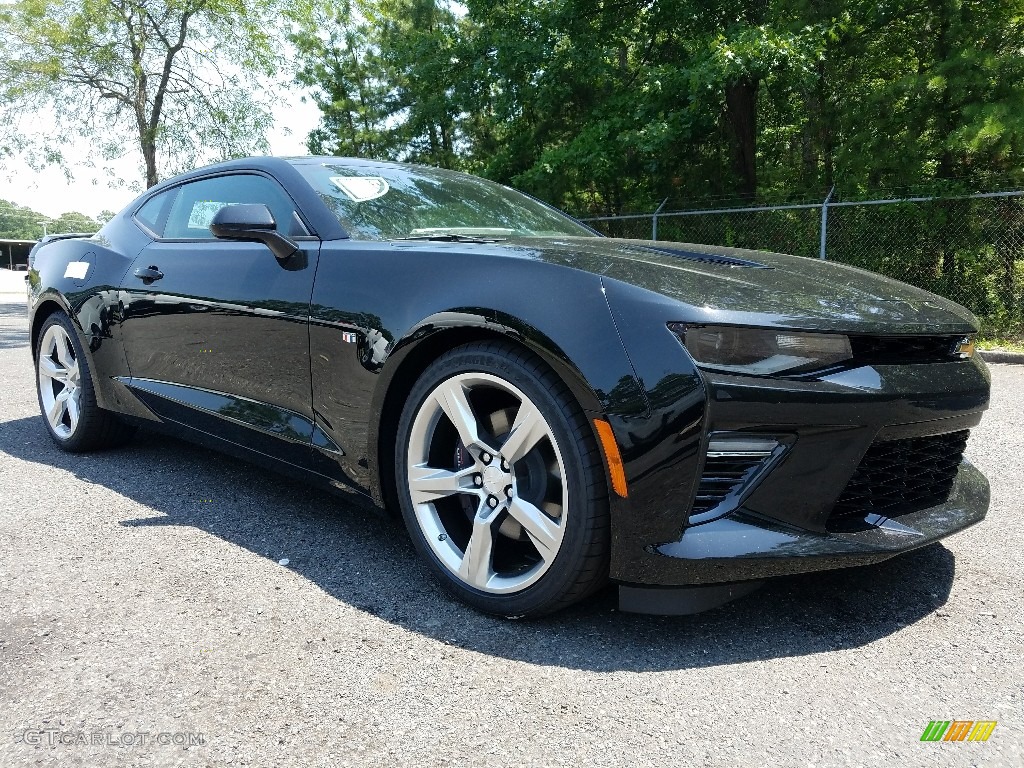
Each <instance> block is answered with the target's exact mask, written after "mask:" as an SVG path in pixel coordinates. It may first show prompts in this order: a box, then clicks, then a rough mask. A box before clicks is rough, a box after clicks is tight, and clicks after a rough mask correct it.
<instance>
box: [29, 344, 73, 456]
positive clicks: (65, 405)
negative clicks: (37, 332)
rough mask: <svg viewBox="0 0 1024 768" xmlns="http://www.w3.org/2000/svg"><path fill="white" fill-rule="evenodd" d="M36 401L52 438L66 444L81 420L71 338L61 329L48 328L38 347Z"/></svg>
mask: <svg viewBox="0 0 1024 768" xmlns="http://www.w3.org/2000/svg"><path fill="white" fill-rule="evenodd" d="M37 368H38V371H39V399H40V402H41V403H42V406H43V415H44V416H45V417H46V420H47V421H48V422H49V424H50V428H51V429H52V430H53V432H54V434H55V435H56V436H57V437H59V438H61V439H62V440H67V439H68V438H70V437H71V436H72V435H73V434H74V433H75V429H76V428H77V427H78V422H79V419H80V417H81V400H82V386H81V371H80V369H79V367H78V359H77V357H76V355H75V347H74V344H72V342H71V337H70V336H68V333H67V331H66V330H64V328H63V327H62V326H60V325H56V324H55V325H51V326H50V327H49V328H47V330H46V332H45V334H44V335H43V339H42V341H41V343H40V346H39V361H38V363H37Z"/></svg>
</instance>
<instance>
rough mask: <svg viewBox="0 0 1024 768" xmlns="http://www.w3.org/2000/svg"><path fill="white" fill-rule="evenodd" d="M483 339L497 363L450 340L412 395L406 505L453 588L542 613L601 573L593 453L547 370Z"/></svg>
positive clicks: (403, 438) (403, 487)
mask: <svg viewBox="0 0 1024 768" xmlns="http://www.w3.org/2000/svg"><path fill="white" fill-rule="evenodd" d="M475 346H477V347H479V346H481V345H475ZM486 346H487V347H488V350H489V352H490V360H491V361H492V362H490V363H489V362H488V358H486V357H485V358H480V357H479V356H477V357H476V358H475V362H474V363H473V364H472V365H469V366H467V365H466V364H465V362H464V360H465V359H466V358H469V357H472V355H471V353H472V349H471V348H470V349H467V348H460V349H459V350H454V351H453V352H452V353H449V354H448V355H446V356H444V357H442V358H441V359H440V360H438V361H437V363H435V364H434V365H433V366H431V368H430V369H428V371H427V372H426V373H425V374H424V376H423V377H422V378H421V379H420V381H419V383H418V385H417V387H416V388H415V390H414V392H413V395H412V396H411V397H410V401H409V403H408V404H407V407H406V410H405V413H404V415H403V420H402V424H401V425H400V428H399V433H400V439H399V447H398V450H397V455H396V465H397V466H398V467H399V469H400V471H401V474H400V475H399V478H400V479H399V485H400V497H401V500H402V506H403V513H405V516H406V521H407V523H408V524H409V528H410V531H411V533H412V534H413V539H414V541H415V542H416V543H417V546H418V547H419V548H420V549H421V551H425V553H426V554H427V560H428V562H430V563H431V564H432V565H434V567H435V569H436V571H437V572H438V573H439V575H441V576H442V583H445V584H446V586H449V587H450V588H452V589H453V591H455V592H456V594H458V596H460V597H462V598H463V599H466V600H467V601H469V602H471V603H472V604H474V605H476V606H477V607H479V608H483V609H484V610H489V611H492V612H495V613H502V614H505V615H528V614H539V613H544V612H547V611H549V610H555V609H556V608H558V607H561V605H563V604H565V603H567V602H571V601H573V600H575V599H579V598H580V597H583V596H584V595H585V594H587V593H588V592H589V591H591V590H592V589H593V588H594V587H595V586H596V585H598V584H599V583H600V581H601V578H602V574H601V572H600V570H601V567H602V566H603V554H604V550H605V548H606V543H607V542H606V541H605V538H606V525H607V521H606V519H605V517H606V499H605V497H604V493H603V492H597V493H595V488H602V487H603V483H602V482H601V481H602V479H603V478H602V477H601V475H600V474H598V475H597V477H595V476H594V474H595V471H596V472H598V473H599V472H600V459H599V457H598V455H597V454H596V451H595V450H593V437H592V434H591V432H590V430H589V425H588V424H587V423H586V420H585V419H584V418H583V416H582V414H581V413H580V412H579V408H578V406H576V404H575V402H574V401H573V400H572V398H571V397H570V396H569V393H568V392H567V391H565V387H564V385H562V384H561V382H560V381H559V380H558V379H557V377H555V376H554V374H553V373H552V372H551V371H550V370H548V369H546V368H545V367H544V366H543V365H542V364H541V363H540V361H539V360H536V359H535V358H533V357H532V356H529V355H527V354H525V353H523V352H520V351H518V350H514V348H508V347H505V346H504V345H486ZM403 491H404V492H403Z"/></svg>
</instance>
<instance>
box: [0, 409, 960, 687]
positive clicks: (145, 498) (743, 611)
mask: <svg viewBox="0 0 1024 768" xmlns="http://www.w3.org/2000/svg"><path fill="white" fill-rule="evenodd" d="M0 452H5V453H8V454H10V455H11V456H14V457H17V458H19V459H24V460H26V461H31V462H38V463H41V464H45V465H47V466H51V467H54V468H59V469H63V470H67V471H69V472H72V473H74V474H75V475H76V476H78V477H79V478H82V479H83V480H86V481H88V482H91V483H98V484H100V485H103V486H105V487H107V488H110V489H112V490H114V491H116V492H118V493H120V494H122V495H124V496H125V497H127V498H128V499H131V500H133V501H136V502H139V503H141V504H144V505H146V506H148V507H149V508H151V509H152V510H153V514H152V516H148V517H145V518H141V519H133V520H125V521H122V522H121V525H125V526H132V527H135V528H146V527H150V526H193V527H196V528H198V529H200V530H203V531H206V532H208V533H210V534H213V535H215V536H218V537H220V538H222V539H224V540H226V541H230V542H232V543H234V544H237V545H238V546H240V547H243V548H244V549H246V550H248V552H249V553H251V555H249V556H253V557H269V558H271V559H273V560H274V561H277V560H279V559H281V558H288V559H289V564H288V565H287V567H288V568H289V569H291V570H293V571H294V572H296V573H298V574H300V575H301V576H303V577H304V578H306V579H308V581H309V582H310V589H313V588H314V587H318V588H319V589H321V590H323V591H324V592H325V593H327V595H329V596H330V597H331V598H333V599H336V600H341V601H344V602H345V603H348V604H350V605H352V606H355V607H357V608H359V609H361V610H363V611H366V612H369V613H371V614H374V615H376V616H378V617H380V618H381V619H383V620H386V621H388V622H392V623H394V624H396V625H399V626H402V627H405V628H406V629H409V630H411V631H415V632H419V633H422V634H423V635H426V636H429V637H432V638H435V639H436V640H437V641H439V642H442V643H447V644H450V645H453V646H459V647H462V648H468V649H472V650H474V651H478V652H480V653H485V654H490V655H494V656H499V657H504V658H508V659H515V660H519V661H523V662H526V663H530V664H540V665H551V666H562V667H567V668H574V669H585V670H594V671H614V670H629V671H649V670H664V669H681V668H692V667H708V666H716V665H722V664H737V663H743V662H748V661H756V660H763V659H771V658H778V657H789V656H802V655H807V654H814V653H819V652H825V651H833V650H839V649H844V648H855V647H859V646H863V645H865V644H867V643H870V642H872V641H875V640H878V639H880V638H883V637H886V636H888V635H891V634H893V633H894V632H898V631H899V630H900V629H902V628H903V627H906V626H908V625H910V624H913V623H915V622H917V621H920V620H921V619H923V618H925V617H927V616H929V615H930V614H932V612H933V611H934V610H935V609H936V608H938V607H940V606H942V605H943V604H944V602H945V601H946V599H947V597H948V595H949V591H950V588H951V585H952V581H953V575H954V558H953V555H952V554H951V553H950V552H949V550H947V549H946V548H944V547H943V546H941V545H933V546H930V547H927V548H924V549H921V550H918V551H916V552H912V553H910V554H907V555H904V556H902V557H899V558H895V559H893V560H889V561H886V562H884V563H881V564H879V565H875V566H871V567H863V568H854V569H847V570H843V571H833V572H827V573H819V574H809V575H801V576H793V577H787V578H783V579H778V580H775V581H772V582H770V583H768V584H767V585H766V586H765V587H764V588H762V589H760V590H758V591H757V592H754V593H753V594H751V595H749V596H747V597H745V598H743V599H741V600H738V601H736V602H733V603H730V604H728V605H726V606H723V607H721V608H718V609H716V610H713V611H710V612H707V613H704V614H700V615H696V616H687V617H653V616H639V615H633V614H626V613H620V612H618V611H617V610H615V594H614V590H613V589H607V590H605V591H604V592H603V593H601V594H598V595H597V596H595V597H594V598H592V599H591V600H589V601H586V602H584V603H583V604H580V605H577V606H575V607H573V608H570V609H568V610H566V611H563V612H561V613H558V614H556V615H554V616H551V617H547V618H544V619H541V620H535V621H505V620H500V619H494V618H491V617H488V616H483V615H481V614H478V613H476V612H475V611H473V610H471V609H469V608H466V607H464V606H462V605H461V604H459V603H456V602H454V601H453V600H452V599H450V598H449V597H447V595H446V594H445V593H444V592H443V590H441V589H440V588H439V587H437V586H435V584H434V582H433V581H432V580H430V579H429V578H425V576H426V572H425V570H424V568H423V567H422V566H421V565H420V564H419V562H418V561H417V559H416V557H415V554H414V551H413V549H412V546H411V544H410V542H409V540H408V537H407V535H406V534H405V531H404V529H403V528H402V527H401V525H400V524H399V523H396V522H394V521H392V520H390V519H388V518H386V517H384V516H377V515H374V514H373V513H371V512H366V511H363V510H361V509H355V508H353V509H347V508H346V507H347V505H346V502H345V501H344V499H340V498H339V497H337V496H335V495H332V494H328V493H324V492H321V491H318V490H313V489H310V488H309V487H307V486H305V485H303V484H301V483H299V482H297V481H294V480H291V479H288V478H285V477H278V476H275V475H274V474H272V473H268V472H265V471H264V470H262V469H259V468H256V467H253V466H250V465H248V464H245V463H244V462H240V461H236V460H234V459H231V458H227V457H223V456H221V455H220V454H217V453H215V452H212V451H209V450H206V449H203V448H198V447H193V446H191V445H189V444H186V443H184V442H180V441H178V440H175V439H172V438H167V437H164V436H162V435H158V434H155V433H151V432H147V431H143V432H140V434H139V435H138V436H137V437H136V439H135V440H134V441H133V442H132V444H131V445H130V446H128V447H126V448H124V449H120V450H116V451H110V452H104V453H93V454H83V455H69V454H65V453H62V452H61V451H59V450H58V449H57V448H56V447H55V446H53V445H52V443H51V441H50V439H49V437H48V436H47V435H46V434H45V432H44V428H43V425H42V424H41V422H40V421H39V419H38V418H24V419H18V420H14V421H7V422H0ZM140 477H144V478H146V481H145V482H140V481H139V478H140ZM112 535H116V534H113V533H112ZM225 588H226V589H227V588H229V587H225ZM257 588H258V587H257ZM311 599H315V597H311Z"/></svg>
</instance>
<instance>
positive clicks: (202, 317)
mask: <svg viewBox="0 0 1024 768" xmlns="http://www.w3.org/2000/svg"><path fill="white" fill-rule="evenodd" d="M302 249H303V250H304V251H305V254H306V266H305V267H304V268H302V269H297V270H296V269H286V268H284V267H282V266H281V265H280V264H279V263H278V261H277V259H275V258H274V256H273V255H272V254H271V253H270V251H269V249H268V248H267V247H266V246H265V245H263V244H262V243H232V242H221V241H211V242H205V243H195V242H190V243H181V242H156V243H153V244H151V245H150V246H148V247H147V248H146V249H145V250H143V252H142V253H141V254H140V255H139V257H138V258H137V259H136V260H135V262H134V263H133V264H132V266H131V268H130V269H129V270H128V274H127V276H126V277H125V282H124V284H123V285H122V288H121V296H120V299H121V302H122V305H123V309H122V313H123V320H122V325H121V332H122V337H123V341H124V347H125V354H126V355H127V358H128V365H129V368H130V370H131V375H132V378H133V379H135V378H138V379H150V380H154V381H162V382H168V383H171V384H180V385H184V386H189V387H197V388H200V389H207V390H211V391H213V392H221V393H226V394H231V395H238V396H241V397H243V398H246V399H248V400H253V401H256V402H258V403H268V404H271V405H274V406H279V407H281V408H285V409H287V410H289V411H293V412H295V413H298V414H301V415H302V416H305V417H306V418H308V419H310V420H312V415H313V412H312V406H311V387H310V375H309V330H308V323H309V301H310V294H311V292H312V289H313V274H314V273H315V271H316V262H317V257H318V252H319V245H318V244H311V243H303V244H302ZM149 267H154V268H156V269H157V270H158V271H159V272H161V273H162V274H163V276H162V277H161V278H159V279H158V280H155V281H153V282H151V283H149V284H147V282H148V281H145V280H143V279H140V278H138V277H135V274H134V273H135V271H136V270H139V269H145V268H149Z"/></svg>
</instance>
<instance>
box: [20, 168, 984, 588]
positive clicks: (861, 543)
mask: <svg viewBox="0 0 1024 768" xmlns="http://www.w3.org/2000/svg"><path fill="white" fill-rule="evenodd" d="M317 161H318V160H317V159H303V160H300V161H298V162H317ZM242 171H244V172H248V173H255V174H259V175H262V176H265V177H267V178H270V179H272V180H274V181H275V182H277V183H278V184H280V185H281V187H282V188H283V190H284V191H285V192H286V193H287V195H288V196H289V197H290V198H291V199H292V200H293V201H294V202H295V204H296V207H297V210H298V211H299V212H300V214H301V217H302V219H303V220H304V222H305V223H306V225H307V228H308V230H309V231H310V233H311V234H310V236H308V237H301V238H297V239H296V244H297V245H298V247H299V254H297V256H298V257H300V258H296V257H290V258H289V259H284V260H282V259H278V258H275V256H274V255H273V254H272V253H271V252H270V250H269V249H268V248H267V247H266V246H265V245H264V244H262V243H254V242H226V241H218V240H202V241H197V240H192V241H182V240H164V241H161V240H155V239H154V238H153V237H152V236H151V234H150V233H148V232H147V231H146V230H145V228H143V227H142V226H140V225H139V224H138V223H137V222H136V221H135V220H134V219H133V216H134V214H135V212H136V211H138V209H139V208H140V207H141V206H142V205H143V204H144V203H145V202H146V200H148V199H149V197H150V196H151V195H155V194H159V193H160V192H162V191H163V190H167V189H173V188H174V187H175V185H180V184H182V183H186V182H189V181H192V180H196V179H204V178H210V177H212V176H216V175H218V174H230V173H238V172H242ZM70 262H85V263H87V264H88V272H87V274H86V277H85V278H84V279H75V278H71V277H65V274H66V268H67V266H68V264H69V263H70ZM150 268H152V269H154V270H155V271H157V272H159V273H160V277H158V278H155V277H154V275H153V273H151V272H150V273H147V272H145V270H148V269H150ZM137 270H142V271H143V272H142V274H141V276H138V277H137V276H136V274H135V273H136V271H137ZM30 281H31V288H30V315H31V320H32V327H33V339H34V338H35V336H34V334H35V332H36V331H37V329H38V328H39V327H40V325H41V323H42V321H43V319H44V318H45V316H46V315H47V314H48V313H49V312H50V311H53V310H54V309H56V308H60V309H62V310H64V311H66V312H67V313H68V314H69V315H70V316H71V317H72V318H73V319H74V321H75V324H76V326H77V327H78V328H79V330H80V332H81V334H82V340H83V344H84V345H85V346H86V348H87V350H88V354H89V355H90V357H91V363H92V367H93V370H94V371H96V372H97V397H98V399H99V401H100V404H101V405H102V406H103V407H105V408H108V409H110V410H114V411H117V412H120V413H124V414H126V415H128V416H131V417H134V418H137V419H143V420H147V421H149V422H150V423H152V424H154V425H156V426H158V427H161V428H165V429H168V430H171V431H175V432H177V433H179V434H184V435H185V436H187V437H190V438H191V439H197V440H200V441H202V442H204V443H206V444H208V445H209V444H212V445H215V446H217V447H220V448H222V449H224V450H227V451H229V452H232V453H235V454H236V455H246V456H248V457H249V458H253V459H256V460H258V461H261V462H263V463H267V464H272V465H275V466H279V467H281V468H285V469H287V470H289V471H291V472H293V473H295V472H298V473H301V474H302V476H304V477H306V478H307V479H309V480H310V481H313V482H317V483H320V484H324V485H327V486H330V487H334V488H338V489H341V490H345V491H347V492H349V493H350V494H351V495H352V496H353V498H356V499H359V500H362V501H364V502H366V503H368V504H370V503H373V504H377V505H383V504H386V503H387V502H388V501H389V500H390V494H391V491H390V489H391V484H392V483H393V482H394V478H393V476H392V472H393V468H392V467H391V459H390V456H391V455H392V452H393V451H392V446H393V439H394V429H395V426H396V423H397V417H398V413H399V412H400V410H401V407H402V404H403V402H404V397H405V394H406V393H407V392H408V391H409V389H410V388H411V386H412V384H413V382H414V381H415V378H416V376H417V375H418V373H419V372H420V371H421V370H422V369H423V368H424V367H425V366H426V365H428V364H429V363H430V362H432V361H433V360H434V359H436V357H437V356H438V355H439V354H441V353H443V352H444V351H445V350H446V349H449V348H451V347H453V346H455V345H458V344H460V343H464V342H466V341H471V340H477V339H485V338H503V339H508V340H511V341H512V342H514V343H517V344H521V345H523V346H525V347H527V348H529V349H531V350H532V351H534V352H535V353H536V354H537V355H539V356H540V357H542V358H543V359H544V360H545V361H546V362H547V363H548V364H549V365H550V366H551V367H552V368H553V369H554V370H555V371H556V372H557V373H558V375H559V376H560V377H561V378H562V379H563V380H564V381H565V382H566V384H567V385H568V386H569V387H570V389H571V390H572V392H573V394H574V395H575V397H576V399H577V401H578V402H579V404H580V406H581V407H582V408H583V409H584V410H585V411H586V412H587V414H588V415H589V416H590V417H591V418H604V419H607V420H608V421H609V422H610V424H611V425H612V429H613V432H614V434H615V438H616V441H617V443H618V447H619V450H620V452H621V454H622V458H623V460H624V463H625V469H626V476H627V481H628V487H629V495H628V498H620V497H618V496H616V495H615V494H612V495H611V506H612V557H611V565H610V574H611V576H612V578H613V579H616V580H618V581H620V582H623V583H627V584H634V585H644V584H662V585H682V584H703V583H717V582H732V581H739V580H744V579H761V578H765V577H767V576H772V575H779V574H783V573H792V572H799V571H804V570H814V569H817V568H827V567H838V566H842V565H851V564H858V563H862V562H873V561H876V560H878V559H882V558H884V557H889V556H892V555H893V554H896V553H898V552H900V551H905V550H907V549H912V548H915V547H917V546H922V545H923V544H925V543H928V542H930V541H933V540H935V539H936V538H939V537H941V536H944V535H947V534H949V533H952V532H954V531H956V530H959V529H961V528H963V527H965V526H966V525H970V524H971V523H973V522H977V521H978V520H980V519H981V518H982V517H983V516H984V514H985V510H986V509H987V504H988V496H987V493H988V491H987V484H986V483H985V481H984V478H982V477H981V476H980V475H979V474H978V473H977V472H976V470H974V469H973V468H972V467H970V466H969V465H967V464H964V465H963V466H962V467H961V470H960V475H959V477H958V480H957V484H956V487H955V492H954V495H953V496H952V497H951V498H950V500H949V502H948V503H947V504H945V505H942V506H941V507H936V508H933V509H931V510H925V511H923V512H919V513H914V514H913V515H907V516H905V517H903V518H901V521H900V523H901V525H902V526H903V527H905V528H907V529H908V530H901V531H895V529H893V528H892V526H889V527H888V528H885V527H884V526H881V527H880V526H876V527H874V528H873V529H871V530H868V531H865V532H859V533H856V534H842V535H840V534H829V533H828V532H827V531H826V530H825V527H824V518H825V516H826V515H827V514H828V511H829V509H830V507H831V505H832V503H834V501H835V499H836V498H837V497H838V495H839V493H841V491H842V488H843V486H844V484H845V483H846V481H847V480H848V479H849V477H850V475H851V474H852V472H853V470H854V469H855V467H856V465H857V462H858V461H859V460H860V458H861V456H862V455H863V453H864V451H866V450H867V447H868V446H869V445H870V444H871V442H872V441H873V440H875V439H877V438H878V437H879V436H880V435H881V436H885V435H891V436H901V435H911V434H918V433H920V434H934V433H937V432H942V431H946V430H947V428H948V429H949V430H950V431H952V429H953V428H954V427H956V428H962V427H965V426H970V425H972V424H974V423H976V422H977V420H978V419H979V418H980V415H981V412H982V411H983V410H984V409H985V407H986V406H987V401H988V388H989V379H988V374H987V370H986V369H985V366H984V364H983V363H982V362H980V360H969V361H963V362H950V363H944V364H928V365H905V366H863V367H860V368H854V369H851V370H845V371H842V372H838V373H833V374H831V375H829V376H824V377H820V378H818V379H814V378H811V379H803V380H787V379H767V378H757V377H749V376H727V375H720V374H714V375H711V374H707V373H704V372H701V371H700V370H699V369H698V368H697V367H695V365H694V364H693V361H692V360H691V359H690V358H689V356H688V355H687V354H686V352H685V351H684V349H683V347H682V346H681V344H680V343H679V340H678V339H677V338H676V336H675V335H674V334H673V333H672V332H671V331H670V330H669V329H668V327H667V325H668V323H672V322H690V323H710V324H738V325H756V326H758V327H779V328H800V329H809V330H821V331H834V332H843V333H873V334H914V333H957V334H959V333H965V334H966V333H972V332H974V331H976V330H977V324H976V321H975V320H974V318H973V317H972V316H971V315H970V314H969V313H968V312H966V310H964V309H962V308H961V307H958V306H956V305H954V304H951V303H950V302H947V301H945V300H943V299H940V298H938V297H936V296H933V295H931V294H927V293H925V292H923V291H919V290H917V289H915V288H912V287H910V286H905V285H902V284H899V283H894V282H892V281H889V280H886V279H885V278H881V277H879V276H876V275H873V274H870V273H866V272H863V271H860V270H856V269H852V268H848V267H843V266H839V265H832V264H822V263H819V262H815V261H811V260H806V259H799V258H796V257H789V256H781V255H778V254H766V253H759V252H750V251H736V250H730V249H721V248H709V247H705V246H695V245H688V244H686V245H684V244H665V243H650V242H645V241H621V240H608V239H604V238H570V237H563V238H529V239H519V240H516V239H510V240H507V241H504V242H498V243H464V242H425V241H387V242H374V241H365V240H352V239H349V238H348V237H347V234H346V233H345V231H344V230H343V228H342V227H341V226H340V224H339V223H338V220H337V219H336V218H335V217H334V216H333V215H332V214H331V213H330V211H329V210H328V209H327V207H326V206H325V205H324V203H323V202H322V201H321V200H320V198H319V197H318V196H317V195H316V194H315V193H314V192H313V190H312V189H311V188H310V187H309V185H308V184H307V183H306V182H305V180H304V179H303V178H302V177H301V176H300V175H299V173H298V172H297V171H296V170H295V168H294V167H293V165H292V164H291V162H288V161H285V160H282V159H276V158H256V159H249V160H240V161H233V162H230V163H225V164H221V165H218V166H213V167H211V168H206V169H201V170H199V171H195V172H193V173H190V174H185V175H184V176H182V177H178V178H176V179H171V180H169V181H167V182H164V183H163V184H162V185H160V186H158V187H156V188H154V189H153V190H150V191H149V192H148V193H146V195H143V196H142V197H140V198H139V199H138V200H137V201H135V202H134V203H133V204H132V205H130V206H128V208H126V209H125V211H123V212H122V213H121V214H119V215H118V216H116V217H115V218H114V219H112V220H111V221H110V222H109V223H108V224H107V225H106V226H105V227H104V228H103V230H102V231H101V232H100V233H99V234H98V235H96V236H94V237H92V238H88V239H68V240H60V241H55V242H52V243H49V244H47V245H46V246H44V247H43V248H41V249H40V250H39V251H38V252H37V254H36V259H35V265H34V269H33V270H32V272H31V274H30ZM716 431H746V432H754V433H759V434H776V435H779V434H782V435H786V436H787V440H788V444H789V446H790V447H789V448H788V449H787V452H786V455H785V456H784V457H783V459H782V460H781V461H780V462H779V463H778V466H777V467H774V468H773V469H772V471H771V472H769V473H768V474H767V476H766V477H765V478H764V479H763V481H762V482H761V483H760V485H759V486H758V487H757V488H756V490H755V491H754V492H752V493H751V494H750V496H749V497H747V498H745V500H744V501H743V504H742V506H741V507H740V508H739V509H738V510H736V511H735V512H733V513H732V514H729V515H727V516H726V517H724V518H721V519H719V520H715V521H712V522H706V523H703V524H700V525H693V526H690V525H689V524H688V513H689V510H690V507H691V504H692V501H693V495H694V492H695V487H696V483H697V481H698V479H699V477H700V473H701V471H702V468H703V463H704V458H703V457H704V455H705V452H706V449H707V439H708V435H709V434H710V433H711V432H716Z"/></svg>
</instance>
